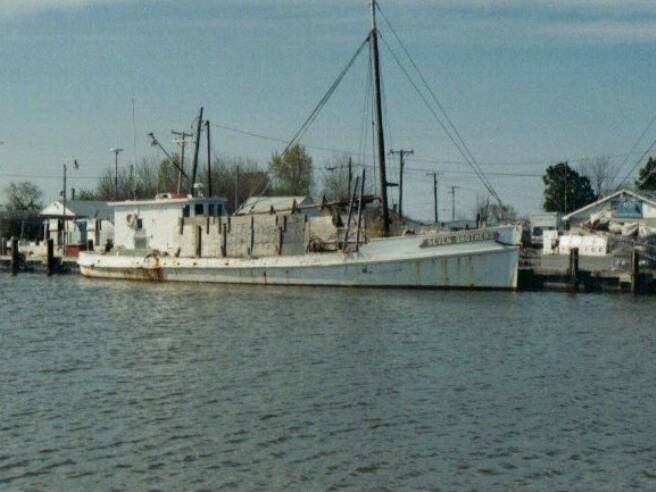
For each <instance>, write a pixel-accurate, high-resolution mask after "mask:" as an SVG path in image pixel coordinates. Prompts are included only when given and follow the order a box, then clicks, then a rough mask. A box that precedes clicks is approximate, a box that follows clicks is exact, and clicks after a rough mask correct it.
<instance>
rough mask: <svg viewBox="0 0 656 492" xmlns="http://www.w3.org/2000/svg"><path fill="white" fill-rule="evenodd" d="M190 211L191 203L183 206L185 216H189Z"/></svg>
mask: <svg viewBox="0 0 656 492" xmlns="http://www.w3.org/2000/svg"><path fill="white" fill-rule="evenodd" d="M189 211H190V209H189V205H185V206H184V207H183V208H182V216H183V217H189Z"/></svg>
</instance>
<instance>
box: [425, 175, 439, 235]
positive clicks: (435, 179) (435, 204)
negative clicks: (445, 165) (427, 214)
mask: <svg viewBox="0 0 656 492" xmlns="http://www.w3.org/2000/svg"><path fill="white" fill-rule="evenodd" d="M437 174H438V173H437V171H435V172H432V173H426V176H433V206H434V208H435V211H434V213H435V223H436V224H438V223H439V213H438V208H437Z"/></svg>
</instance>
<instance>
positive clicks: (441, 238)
mask: <svg viewBox="0 0 656 492" xmlns="http://www.w3.org/2000/svg"><path fill="white" fill-rule="evenodd" d="M498 240H499V233H498V232H495V231H471V232H469V231H461V232H454V233H450V234H440V235H438V236H433V237H429V238H426V239H424V240H423V241H422V242H421V244H420V245H419V247H420V248H434V247H436V246H446V245H449V244H462V243H475V242H480V241H498Z"/></svg>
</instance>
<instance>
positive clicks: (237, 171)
mask: <svg viewBox="0 0 656 492" xmlns="http://www.w3.org/2000/svg"><path fill="white" fill-rule="evenodd" d="M235 171H236V172H235V212H236V211H237V208H239V166H236V170H235ZM233 213H234V212H233Z"/></svg>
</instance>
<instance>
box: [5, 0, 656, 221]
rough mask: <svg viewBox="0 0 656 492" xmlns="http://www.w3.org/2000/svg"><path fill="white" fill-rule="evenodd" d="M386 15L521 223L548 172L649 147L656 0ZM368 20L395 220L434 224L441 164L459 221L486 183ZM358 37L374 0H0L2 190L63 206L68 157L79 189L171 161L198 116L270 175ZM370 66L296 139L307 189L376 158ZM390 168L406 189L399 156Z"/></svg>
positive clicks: (386, 31) (452, 5)
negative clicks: (307, 160)
mask: <svg viewBox="0 0 656 492" xmlns="http://www.w3.org/2000/svg"><path fill="white" fill-rule="evenodd" d="M379 4H380V7H381V10H382V11H383V13H384V14H385V16H386V18H387V19H388V20H389V21H390V22H391V24H392V26H393V28H394V32H396V34H398V36H399V37H400V38H401V40H402V41H403V43H404V45H405V46H406V47H407V49H408V51H409V53H410V54H411V56H412V59H413V60H414V61H415V62H416V64H417V66H418V67H419V68H420V69H421V71H422V73H423V75H424V77H425V79H426V81H427V82H428V84H429V85H430V87H431V89H432V90H433V92H434V93H435V95H436V96H437V97H438V98H439V100H440V102H441V103H442V105H443V107H444V109H445V110H446V112H447V113H448V115H449V118H450V119H451V121H453V123H454V125H455V126H456V128H457V129H458V132H459V133H460V135H461V136H462V137H463V139H464V140H465V142H466V143H467V146H468V147H469V149H470V150H471V152H472V154H473V155H474V156H475V158H476V160H477V161H478V162H479V163H480V165H481V168H482V169H483V170H484V171H485V173H486V175H487V176H488V178H489V180H490V182H491V183H492V185H493V186H494V188H495V189H496V191H497V192H498V194H499V195H500V196H501V198H502V199H503V200H504V202H506V203H509V204H510V205H512V206H513V207H515V209H517V210H518V211H519V212H520V213H521V214H529V213H532V212H536V211H539V210H540V208H541V204H542V192H543V185H542V180H541V175H542V174H543V173H544V170H545V168H546V167H547V166H548V165H550V164H555V163H557V162H559V161H562V160H567V161H569V162H570V163H571V164H572V165H574V166H580V165H581V164H582V162H583V160H584V159H595V158H598V157H601V156H608V157H610V159H611V163H612V164H613V165H615V166H619V165H620V164H622V163H624V168H623V172H620V173H618V174H619V175H620V176H624V174H625V173H626V172H628V171H629V170H630V168H631V167H633V166H634V164H636V163H637V161H638V159H639V157H640V156H641V154H643V152H644V151H645V150H646V149H647V148H648V147H649V145H650V143H651V142H652V141H653V140H654V139H655V138H656V128H650V129H649V131H647V133H646V135H645V137H644V139H643V141H642V142H641V143H640V144H639V145H637V146H636V147H635V148H633V146H634V143H635V141H636V139H637V138H638V137H639V136H640V134H641V133H642V132H643V130H644V129H645V127H646V126H647V124H648V123H649V122H650V120H651V119H652V118H653V117H654V114H656V99H655V98H654V97H653V94H654V83H653V81H654V80H656V61H655V60H656V58H655V57H654V48H655V47H656V2H653V0H621V1H620V0H618V1H614V0H532V1H530V2H526V1H523V0H495V1H493V0H379ZM379 27H380V31H381V33H382V37H383V40H384V41H382V42H381V57H382V60H381V65H382V70H383V90H384V110H385V122H386V133H387V142H386V143H387V148H388V149H392V148H394V149H398V148H404V149H412V150H414V154H413V155H412V156H408V157H407V160H406V173H405V175H404V181H405V187H406V190H405V194H404V208H405V211H406V212H408V213H410V214H411V215H412V216H414V217H416V218H419V219H430V218H431V217H432V200H433V195H432V178H431V177H430V176H428V175H427V173H430V172H433V171H438V172H439V202H440V203H439V210H440V214H441V216H442V217H443V218H448V217H450V215H451V203H452V196H451V195H450V194H448V192H449V191H450V190H451V187H453V186H455V187H457V188H456V189H455V203H456V216H457V217H459V218H460V217H467V216H471V215H472V210H473V208H474V204H475V202H476V200H477V199H478V197H482V196H485V189H484V188H483V186H482V185H481V184H480V182H479V181H478V180H477V178H476V176H475V175H474V173H473V171H472V170H471V168H470V167H469V166H468V164H467V163H466V162H465V161H464V159H463V157H462V156H461V155H460V154H459V152H458V150H457V149H456V147H455V146H454V145H453V144H452V142H451V141H450V140H449V138H448V136H447V135H446V134H445V133H444V131H443V130H442V128H441V127H440V125H439V124H438V123H437V122H436V120H435V119H434V117H433V115H432V114H431V112H430V111H428V109H427V108H426V106H425V104H424V103H423V102H422V100H421V99H420V98H419V97H418V96H417V94H416V93H415V91H414V89H413V86H412V85H411V84H410V83H409V82H408V80H407V78H406V77H405V75H404V73H403V71H402V70H401V69H400V68H399V67H398V65H397V64H396V62H395V59H394V55H393V54H392V53H395V54H396V56H397V57H399V59H401V60H402V61H403V60H405V59H404V58H403V55H402V51H401V49H400V48H399V45H398V44H396V40H395V37H394V32H393V31H391V30H390V28H389V27H388V25H387V24H386V23H385V22H384V20H383V19H382V18H379ZM369 28H370V17H369V11H368V2H367V1H366V0H213V1H210V0H193V1H192V0H175V1H168V0H2V2H0V32H1V33H2V35H1V36H0V111H1V113H0V114H1V116H2V117H1V118H0V142H3V143H2V144H0V188H2V189H4V188H5V187H6V186H7V185H8V184H9V183H10V182H15V181H25V180H30V181H34V182H35V183H37V184H38V185H39V186H40V187H41V188H42V189H43V191H44V195H45V199H46V201H49V200H53V199H56V198H57V196H58V194H59V190H60V189H61V174H62V166H63V164H64V163H66V162H68V163H71V162H72V161H73V159H77V160H78V161H79V163H80V169H79V170H76V171H71V172H70V174H69V180H70V182H71V186H74V187H76V188H77V189H83V188H92V187H93V185H94V182H95V179H96V178H97V176H99V175H100V174H102V173H103V171H104V170H105V169H106V168H107V167H109V166H110V165H112V163H113V154H112V153H111V152H110V150H109V149H110V148H112V147H122V148H124V149H125V152H123V153H122V154H121V155H120V161H119V165H121V166H129V165H130V164H131V163H132V162H134V161H135V160H136V161H140V160H141V159H143V158H151V157H161V155H158V154H157V152H156V150H155V149H153V148H152V147H151V146H150V145H149V142H148V140H147V138H146V134H147V133H149V132H151V131H153V132H155V134H156V135H157V136H158V138H159V139H160V140H161V141H162V142H163V143H164V145H165V146H166V147H168V148H169V149H170V150H174V148H175V144H174V143H173V142H172V136H171V134H170V132H171V130H172V129H176V130H182V129H189V128H191V125H192V122H193V120H194V118H195V116H196V114H197V112H198V110H199V108H200V106H203V107H204V108H205V116H206V118H207V119H209V120H211V122H212V125H213V132H212V141H213V147H214V150H215V151H216V152H218V153H220V154H222V155H225V156H232V157H245V158H251V159H254V160H256V161H258V162H259V163H260V165H261V166H262V167H264V166H266V164H267V162H268V160H269V159H270V157H271V155H272V153H273V152H280V151H281V150H283V149H284V145H285V144H284V143H283V142H284V141H285V140H289V139H290V138H291V136H292V135H293V134H294V133H295V131H296V130H297V129H298V127H299V126H300V125H301V124H302V123H303V121H304V120H305V118H306V117H307V116H308V115H309V113H310V112H311V111H312V109H313V107H314V106H315V104H316V103H317V102H318V101H319V99H320V98H321V97H322V96H323V94H324V93H325V91H326V90H327V89H328V87H329V86H330V85H331V84H332V82H333V81H334V80H335V78H336V77H337V75H338V74H339V73H340V72H341V71H342V69H343V68H344V67H345V65H346V64H347V62H348V61H349V59H350V58H351V56H352V55H353V54H354V53H355V51H356V49H357V47H358V45H359V44H360V43H361V42H362V40H363V39H364V38H365V36H366V35H367V32H368V30H369ZM388 46H389V48H388ZM363 54H364V55H366V52H365V53H363ZM404 63H406V64H405V67H406V69H407V67H409V66H410V65H408V64H407V62H406V61H404ZM367 74H368V60H367V57H366V56H359V57H358V58H357V59H356V61H355V63H354V65H353V67H352V69H351V70H350V71H349V72H348V73H347V75H346V76H345V77H344V79H343V81H342V83H341V85H340V86H339V88H338V89H337V91H336V92H335V94H334V95H333V97H332V98H331V100H330V101H329V102H328V104H327V105H326V107H325V109H324V110H323V111H322V113H321V114H320V115H319V117H318V118H317V120H316V122H315V123H314V124H313V125H312V127H311V128H310V130H309V131H308V132H307V133H306V134H305V135H304V136H303V138H302V140H301V143H302V144H304V145H306V146H307V149H308V151H309V152H310V154H311V155H312V157H313V161H314V166H315V169H316V170H317V179H320V178H321V175H322V173H324V172H326V171H324V168H325V167H326V166H327V165H329V164H330V162H331V161H333V160H335V159H336V158H339V157H340V156H344V155H346V154H348V155H351V156H352V157H353V159H354V160H355V161H356V162H357V163H364V165H367V166H372V165H373V159H372V157H371V152H372V142H371V129H370V125H369V124H368V122H369V118H368V117H367V116H366V113H367V111H365V108H367V107H368V102H369V98H368V93H369V91H368V87H369V86H368V83H369V82H368V81H369V79H368V75H367ZM133 107H134V119H133ZM253 135H257V136H253ZM632 149H633V153H631V154H629V152H630V151H631V150H632ZM371 172H373V168H369V169H368V179H371V178H372V175H371ZM389 174H390V176H391V177H390V180H391V181H396V180H397V179H398V161H397V158H396V157H395V158H389ZM391 198H392V201H394V202H397V201H398V198H397V196H396V190H392V191H391Z"/></svg>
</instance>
